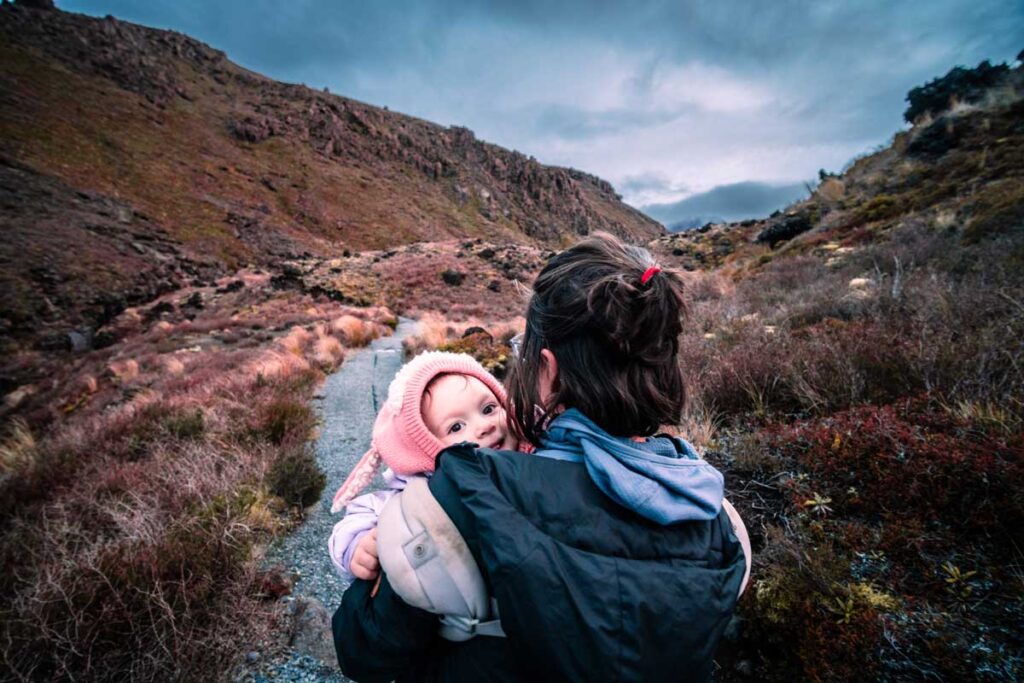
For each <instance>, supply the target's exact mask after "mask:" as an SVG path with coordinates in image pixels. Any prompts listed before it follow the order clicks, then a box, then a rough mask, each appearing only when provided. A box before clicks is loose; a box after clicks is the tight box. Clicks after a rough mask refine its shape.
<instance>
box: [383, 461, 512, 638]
mask: <svg viewBox="0 0 1024 683" xmlns="http://www.w3.org/2000/svg"><path fill="white" fill-rule="evenodd" d="M377 552H378V554H379V557H380V566H381V568H382V569H383V570H384V573H385V574H387V575H388V581H389V582H390V584H391V587H392V588H393V589H394V591H395V592H396V593H397V594H398V595H399V596H400V597H401V598H402V599H403V600H405V601H406V602H407V603H409V604H410V605H412V606H413V607H418V608H420V609H423V610H426V611H428V612H432V613H434V614H438V615H441V627H440V633H441V636H442V637H444V638H446V639H448V640H454V641H461V640H468V639H469V638H472V637H474V636H477V635H488V636H504V635H505V633H504V631H502V629H501V622H500V621H499V620H498V615H497V605H496V604H494V603H493V601H492V600H491V599H489V598H488V595H487V590H486V587H485V585H484V581H483V577H482V576H481V575H480V569H479V568H478V567H477V565H476V561H475V560H474V559H473V555H472V553H470V551H469V548H468V547H467V546H466V542H465V541H464V540H463V538H462V535H461V534H459V531H458V529H456V527H455V524H454V523H453V522H452V520H451V519H450V518H449V517H448V515H447V513H445V511H444V509H443V508H442V507H441V505H440V504H439V503H438V502H437V500H436V499H435V498H434V496H433V494H432V493H431V492H430V488H429V487H428V484H427V480H426V479H420V478H414V479H412V480H410V481H409V484H408V485H407V486H406V488H405V490H404V491H402V492H401V493H400V494H398V495H397V496H393V497H392V498H391V500H389V501H388V502H387V504H386V505H385V506H384V509H383V510H382V511H381V515H380V520H379V522H378V528H377Z"/></svg>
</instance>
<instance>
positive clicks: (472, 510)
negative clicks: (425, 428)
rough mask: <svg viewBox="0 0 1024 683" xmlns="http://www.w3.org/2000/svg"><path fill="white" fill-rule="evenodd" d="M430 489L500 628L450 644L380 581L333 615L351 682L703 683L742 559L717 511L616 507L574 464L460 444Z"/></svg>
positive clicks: (352, 594) (443, 459)
mask: <svg viewBox="0 0 1024 683" xmlns="http://www.w3.org/2000/svg"><path fill="white" fill-rule="evenodd" d="M430 489H431V491H432V492H433V494H434V496H435V497H436V498H437V500H438V501H439V502H440V503H441V506H442V507H443V508H444V509H445V511H446V512H447V513H448V515H449V516H450V517H451V518H452V521H453V522H454V523H455V525H456V526H457V527H458V529H459V531H460V532H461V533H462V535H463V537H464V538H465V540H466V543H467V545H468V546H469V548H470V550H471V551H472V552H473V555H474V557H475V558H476V561H477V564H478V565H479V566H480V569H481V573H482V574H483V576H484V579H485V581H486V582H487V583H488V587H489V588H490V592H491V595H493V596H494V597H496V598H497V600H498V605H499V609H500V612H501V621H502V625H503V627H504V629H505V632H506V633H507V634H508V638H491V637H477V638H474V639H472V640H469V641H466V642H462V643H452V642H448V641H445V640H443V639H441V638H440V637H439V636H438V635H437V626H438V624H437V619H438V618H437V616H436V615H433V614H429V613H427V612H423V611H421V610H418V609H415V608H413V607H410V606H408V605H406V604H405V603H404V602H402V600H401V599H400V598H398V597H397V596H396V595H395V593H394V592H393V591H392V590H391V588H390V586H389V585H388V582H387V577H384V579H383V580H382V582H381V588H380V591H379V593H378V594H377V595H376V597H373V598H371V597H370V589H371V586H372V584H371V583H370V582H366V581H356V582H355V583H354V584H353V585H352V586H351V587H350V588H349V589H348V590H347V591H346V592H345V595H344V597H343V599H342V604H341V607H339V608H338V610H337V612H336V613H335V615H334V621H333V626H334V642H335V647H336V649H337V652H338V661H339V663H340V664H341V668H342V671H343V672H344V673H345V674H346V675H347V676H349V677H351V678H353V679H356V680H358V681H389V680H393V679H396V678H397V680H399V681H435V680H436V681H468V680H473V681H518V680H573V681H587V680H601V681H658V680H671V681H679V680H708V679H709V678H710V675H711V667H712V658H713V655H714V652H715V648H716V646H717V644H718V640H719V638H720V636H721V633H722V631H723V629H724V628H725V625H726V623H727V622H728V620H729V617H730V615H731V614H732V610H733V607H734V606H735V603H736V598H737V593H738V592H739V586H740V582H741V581H742V578H743V571H744V558H743V552H742V550H741V549H740V545H739V543H738V541H737V540H736V537H735V535H734V534H733V532H732V527H731V524H730V523H729V520H728V517H727V516H726V515H725V513H724V512H722V513H721V514H720V515H719V516H718V517H717V518H715V519H713V520H711V521H707V522H681V523H678V524H673V525H669V526H661V525H658V524H656V523H654V522H651V521H649V520H647V519H645V518H643V517H641V516H639V515H637V514H636V513H634V512H632V511H631V510H628V509H626V508H623V507H621V506H619V505H618V504H617V503H615V502H614V501H612V500H611V499H610V498H608V497H607V496H606V495H605V494H604V493H602V492H601V491H600V490H599V489H598V488H597V487H596V486H595V485H594V483H593V482H592V481H591V479H590V476H589V475H588V474H587V471H586V467H585V466H584V465H583V464H579V463H573V462H565V461H561V460H553V459H549V458H546V457H540V456H535V457H528V456H524V455H523V454H522V453H515V452H498V451H491V450H487V449H482V448H474V447H472V445H471V444H460V445H458V446H453V447H451V448H448V449H447V450H445V451H444V452H443V453H442V454H441V456H439V461H438V468H437V472H436V474H435V475H434V476H433V477H432V478H431V480H430Z"/></svg>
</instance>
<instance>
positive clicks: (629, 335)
mask: <svg viewBox="0 0 1024 683" xmlns="http://www.w3.org/2000/svg"><path fill="white" fill-rule="evenodd" d="M645 277H646V280H645ZM589 302H590V312H591V316H592V317H591V321H590V322H591V326H592V327H594V328H596V329H597V330H598V331H599V332H600V333H601V334H602V335H603V336H604V337H605V338H606V339H607V341H608V343H609V344H610V345H611V346H612V347H613V348H614V349H615V350H616V351H617V352H618V353H619V354H621V355H623V356H626V357H627V358H629V359H632V360H636V361H639V362H641V363H644V364H647V365H657V364H660V363H664V362H666V361H667V360H668V359H670V358H671V357H673V356H675V354H676V352H677V350H678V337H679V335H680V333H681V332H682V321H681V317H682V314H683V310H684V305H683V296H682V282H681V281H680V279H679V276H678V275H677V274H676V273H675V272H673V271H671V270H669V271H662V270H661V268H660V267H659V266H657V265H652V266H650V267H648V268H647V269H646V270H645V271H644V272H643V274H642V275H639V276H637V275H635V274H633V273H616V274H613V275H609V276H606V277H605V278H603V280H602V282H600V283H599V285H598V286H595V287H594V288H593V289H592V290H591V295H590V297H589Z"/></svg>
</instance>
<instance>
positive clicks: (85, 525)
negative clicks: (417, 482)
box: [0, 278, 390, 681]
mask: <svg viewBox="0 0 1024 683" xmlns="http://www.w3.org/2000/svg"><path fill="white" fill-rule="evenodd" d="M250 285H252V288H249V287H243V288H241V289H236V290H234V291H231V292H228V293H224V294H216V295H215V294H213V293H212V292H210V291H209V288H207V290H204V291H206V292H207V298H206V302H205V307H204V308H203V309H201V310H199V311H191V312H189V311H188V310H187V309H185V308H178V307H177V306H176V305H175V306H173V307H171V308H167V307H164V308H163V309H162V312H161V314H160V315H161V316H163V317H164V319H163V320H161V322H164V323H166V324H165V325H162V326H161V329H160V330H157V331H155V332H154V331H150V332H145V331H143V330H141V329H140V330H138V332H137V333H135V334H133V333H132V332H131V330H132V329H134V328H133V327H132V326H133V325H135V324H136V319H141V317H142V316H137V315H135V314H128V315H127V316H125V318H124V319H123V320H118V321H115V322H114V324H113V325H112V329H114V330H117V331H118V338H119V339H120V341H119V342H117V343H115V344H114V345H112V346H110V347H108V348H105V349H101V350H98V351H93V352H91V353H88V354H84V355H80V356H74V357H69V358H62V359H61V363H59V364H57V363H55V364H53V365H49V366H47V365H42V366H41V367H42V368H44V369H45V372H47V373H50V374H49V376H48V377H46V376H45V375H42V374H41V376H43V377H45V379H39V380H37V381H36V383H34V384H33V386H34V387H35V390H34V392H32V393H30V394H29V395H27V396H26V397H24V398H23V399H22V400H21V402H20V405H19V406H18V407H17V408H18V413H17V414H16V415H15V416H13V417H12V416H11V415H10V414H8V418H7V420H6V425H5V427H4V430H3V438H2V439H0V444H2V445H0V566H3V568H4V571H5V575H6V576H7V577H8V580H7V581H5V582H4V586H3V588H0V624H2V626H0V660H2V661H3V667H4V669H5V670H6V671H8V672H9V673H10V674H11V675H12V676H13V677H16V678H17V677H20V678H23V679H67V678H74V679H77V680H98V679H104V680H109V679H111V678H117V679H122V678H123V679H130V680H143V681H144V680H168V679H171V680H179V679H184V680H189V679H196V678H203V679H205V678H210V677H212V676H216V675H219V674H218V672H223V671H224V670H225V668H226V667H227V666H228V665H229V664H230V663H231V662H232V661H234V660H235V659H236V658H237V656H238V654H239V652H242V651H244V650H243V649H241V648H242V647H243V643H244V642H245V641H246V640H247V639H250V638H258V637H259V633H260V630H261V629H263V628H265V627H266V624H267V623H268V622H267V621H266V614H267V612H268V608H267V607H266V606H265V604H264V603H263V602H261V598H260V597H259V596H260V594H261V590H262V589H261V588H260V582H259V580H258V577H257V576H256V562H255V553H256V549H257V548H259V547H261V546H262V545H264V544H265V543H267V542H268V541H269V540H270V538H271V537H272V536H273V535H274V534H276V533H280V532H281V531H282V530H284V529H287V528H288V527H289V526H290V524H291V520H292V519H294V518H295V517H296V516H301V510H302V508H303V507H304V506H307V505H309V504H311V503H312V502H314V501H315V500H316V499H317V498H318V497H319V495H320V493H321V489H322V488H323V485H324V477H323V474H322V473H321V472H320V471H319V470H318V468H317V466H316V462H315V458H314V456H313V453H312V452H311V449H310V448H309V447H308V443H307V442H308V439H309V438H310V437H311V436H312V435H313V433H314V430H315V428H316V419H315V416H314V414H313V412H312V411H311V409H310V408H309V406H308V405H307V399H308V396H309V393H310V392H311V391H312V388H313V386H314V385H315V384H316V383H317V382H318V381H319V380H320V379H321V378H322V377H323V374H322V373H323V372H325V371H330V370H333V369H334V368H336V367H337V365H338V364H339V363H340V362H341V361H342V359H343V357H344V350H345V346H344V345H343V344H344V343H345V342H346V341H348V340H347V339H345V338H344V337H343V334H341V333H339V332H336V331H335V329H334V328H333V326H332V324H331V323H332V321H334V320H337V319H339V318H342V317H344V316H346V315H348V316H354V317H357V319H358V320H359V322H360V325H361V326H362V327H363V328H364V329H366V330H375V329H387V328H386V326H385V325H384V324H383V323H384V322H385V321H386V320H389V319H390V314H389V313H388V314H387V316H385V311H383V310H374V311H359V310H357V309H351V308H348V307H345V306H341V305H339V304H336V303H334V302H330V301H326V300H324V301H317V300H313V299H311V298H310V297H308V296H301V295H296V294H294V293H289V292H277V291H274V290H272V289H270V288H269V286H267V287H263V286H262V285H261V284H260V280H259V278H256V279H254V280H253V281H252V282H250ZM261 287H262V288H261ZM190 296H191V295H190ZM169 298H171V299H174V300H177V299H175V298H174V296H173V295H172V296H171V297H169ZM186 314H188V315H193V316H194V318H193V319H192V320H185V319H184V316H185V315H186ZM225 320H232V321H233V322H232V325H231V330H232V331H236V332H238V334H239V336H238V337H237V338H235V337H227V336H225V335H224V334H223V333H224V330H225V327H226V325H225V322H224V321H225ZM367 334H372V332H369V331H368V332H367ZM33 360H34V361H35V362H39V361H40V360H45V358H43V357H38V356H37V357H29V356H28V355H25V356H21V357H20V360H19V362H21V363H24V364H25V367H26V368H27V369H29V370H31V362H32V361H33ZM40 372H41V373H42V371H40Z"/></svg>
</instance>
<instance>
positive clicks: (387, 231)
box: [0, 3, 663, 335]
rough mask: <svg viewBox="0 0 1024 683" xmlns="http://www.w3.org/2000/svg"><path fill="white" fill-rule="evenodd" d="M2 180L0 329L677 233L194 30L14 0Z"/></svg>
mask: <svg viewBox="0 0 1024 683" xmlns="http://www.w3.org/2000/svg"><path fill="white" fill-rule="evenodd" d="M0 177H2V179H3V183H4V185H3V196H4V203H5V205H6V206H8V207H11V209H12V210H10V211H5V215H4V217H3V228H4V230H5V233H6V234H8V235H10V236H12V239H8V240H5V243H4V244H3V245H0V266H2V269H0V270H2V272H3V274H2V277H0V286H2V287H3V290H4V293H5V296H4V297H3V298H4V299H5V304H6V305H5V306H3V307H2V309H0V335H3V334H5V333H14V334H18V333H28V332H31V331H32V330H31V328H32V327H33V326H35V325H37V324H38V322H39V321H44V322H45V321H53V322H55V323H56V322H61V323H62V325H63V326H64V327H66V326H67V325H78V324H83V325H85V324H88V325H91V326H99V325H102V324H103V322H104V321H105V320H106V319H108V318H109V315H110V314H112V313H113V314H116V313H117V312H118V311H119V310H120V309H122V308H123V307H124V305H125V304H129V305H131V304H133V303H141V302H142V301H146V300H149V299H151V298H152V296H153V293H154V292H160V291H167V290H168V289H170V288H173V287H176V286H181V285H182V284H185V283H187V282H189V281H191V280H192V279H194V278H196V277H203V278H206V279H209V278H210V277H212V276H213V275H215V274H223V273H225V272H229V271H230V270H232V269H234V268H237V267H239V266H241V265H245V264H253V265H273V264H275V263H278V262H279V261H280V260H281V259H282V258H289V257H295V256H315V257H338V256H341V255H342V254H343V252H344V251H346V250H349V251H358V250H363V249H379V248H388V247H394V246H398V245H401V244H408V243H412V242H419V241H435V240H445V239H451V238H462V237H473V238H479V237H486V238H488V239H492V240H496V241H500V242H519V243H525V244H530V243H533V244H537V245H545V246H552V247H557V246H559V245H562V244H565V243H567V242H570V241H572V240H573V239H574V238H575V237H576V236H578V235H581V234H586V233H588V232H591V231H594V230H608V231H611V232H613V233H617V234H619V235H622V236H623V237H626V238H628V239H630V240H632V241H645V240H649V239H651V238H653V237H655V236H657V235H659V234H662V233H663V230H662V228H661V226H660V225H658V224H657V223H655V222H654V221H652V220H650V219H649V218H647V217H645V216H644V215H643V214H641V213H640V212H638V211H636V210H634V209H632V208H630V207H628V206H626V205H625V204H623V203H621V201H619V197H618V195H616V193H615V191H614V189H613V188H612V187H611V185H609V184H608V183H607V182H605V181H602V180H600V179H599V178H596V177H594V176H591V175H588V174H586V173H583V172H581V171H577V170H574V169H566V168H557V167H550V166H544V165H542V164H540V163H538V162H537V161H536V160H535V159H533V158H532V157H526V156H524V155H523V154H520V153H518V152H513V151H509V150H506V149H503V148H501V147H498V146H496V145H492V144H488V143H486V142H482V141H480V140H478V139H476V137H475V136H474V134H473V133H472V131H469V130H468V129H465V128H458V127H452V128H445V127H442V126H439V125H436V124H433V123H430V122H427V121H423V120H420V119H416V118H413V117H410V116H405V115H402V114H397V113H394V112H390V111H387V110H386V109H381V108H377V107H373V106H370V105H366V104H363V103H361V102H357V101H354V100H351V99H347V98H344V97H339V96H335V95H331V94H328V93H326V92H318V91H314V90H312V89H310V88H307V87H305V86H302V85H290V84H285V83H279V82H276V81H273V80H271V79H269V78H265V77H263V76H261V75H259V74H255V73H253V72H250V71H247V70H246V69H243V68H241V67H239V66H237V65H235V64H233V63H231V62H230V61H229V60H228V59H227V58H226V56H225V55H224V53H223V52H220V51H218V50H215V49H212V48H210V47H208V46H206V45H204V44H202V43H200V42H198V41H196V40H193V39H191V38H189V37H187V36H184V35H182V34H180V33H175V32H172V31H162V30H156V29H151V28H146V27H142V26H138V25H134V24H130V23H127V22H122V21H119V20H117V19H114V18H112V17H106V18H104V19H96V18H92V17H87V16H84V15H77V14H71V13H67V12H61V11H57V10H53V9H50V10H47V9H35V8H30V7H26V6H25V5H24V4H14V5H12V4H9V3H4V4H3V5H2V6H0ZM83 203H84V204H89V205H90V206H89V207H83V206H82V204H83ZM115 207H116V208H115ZM94 210H95V211H99V214H100V215H95V213H94ZM111 212H113V213H111ZM104 213H105V214H106V215H103V214H104ZM111 216H113V218H112V219H111ZM96 226H101V229H100V230H99V231H100V232H104V230H105V232H104V234H105V235H106V237H105V238H104V239H96V235H97V229H96ZM102 226H106V227H105V228H103V227H102ZM111 226H115V227H116V226H119V227H116V229H115V228H111ZM40 235H46V236H47V237H46V239H40V237H39V236H40ZM133 243H134V244H133ZM157 243H159V244H160V245H162V246H161V247H160V248H158V249H151V248H150V247H149V246H144V245H150V244H157ZM158 254H160V255H159V256H158ZM147 297H148V298H147Z"/></svg>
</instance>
